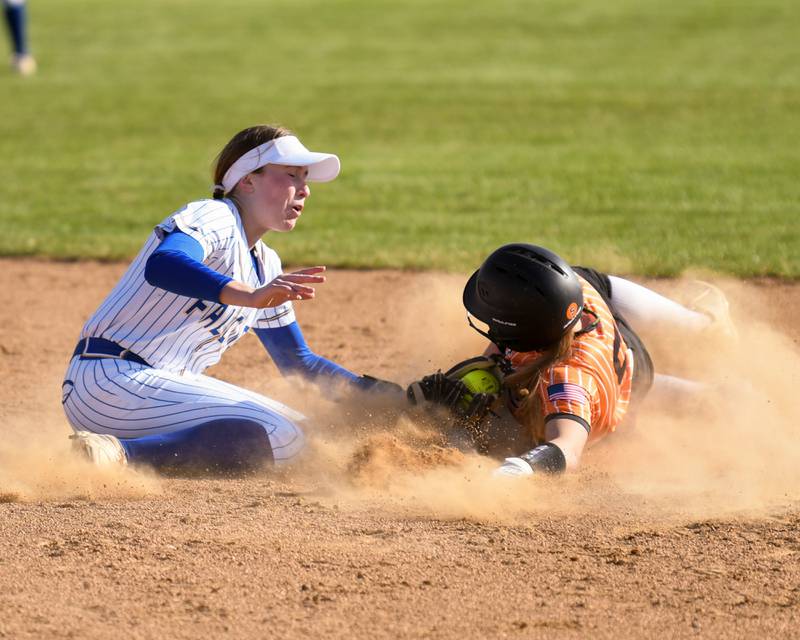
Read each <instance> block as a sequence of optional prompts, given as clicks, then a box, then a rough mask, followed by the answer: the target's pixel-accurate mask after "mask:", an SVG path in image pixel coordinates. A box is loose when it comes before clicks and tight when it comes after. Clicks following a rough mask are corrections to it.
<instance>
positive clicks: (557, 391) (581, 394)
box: [547, 382, 589, 404]
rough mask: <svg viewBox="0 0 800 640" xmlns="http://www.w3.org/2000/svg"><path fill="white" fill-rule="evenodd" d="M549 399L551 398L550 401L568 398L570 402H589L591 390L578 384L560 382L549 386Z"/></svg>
mask: <svg viewBox="0 0 800 640" xmlns="http://www.w3.org/2000/svg"><path fill="white" fill-rule="evenodd" d="M547 399H548V400H550V402H556V401H557V400H567V401H569V402H577V403H578V404H588V403H589V392H588V391H586V389H584V388H583V387H582V386H580V385H578V384H574V383H572V382H560V383H558V384H551V385H550V386H549V387H547Z"/></svg>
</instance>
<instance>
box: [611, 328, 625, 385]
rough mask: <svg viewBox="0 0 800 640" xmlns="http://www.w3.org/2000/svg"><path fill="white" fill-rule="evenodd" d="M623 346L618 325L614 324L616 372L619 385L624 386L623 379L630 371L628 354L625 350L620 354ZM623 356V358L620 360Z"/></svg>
mask: <svg viewBox="0 0 800 640" xmlns="http://www.w3.org/2000/svg"><path fill="white" fill-rule="evenodd" d="M621 346H622V339H621V338H620V337H619V329H618V328H617V323H616V322H615V323H614V371H616V372H617V383H618V384H622V379H623V378H624V377H625V372H626V371H627V370H628V352H627V350H625V351H624V352H622V353H620V347H621ZM620 356H621V358H620Z"/></svg>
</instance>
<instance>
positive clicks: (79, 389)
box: [62, 357, 305, 464]
mask: <svg viewBox="0 0 800 640" xmlns="http://www.w3.org/2000/svg"><path fill="white" fill-rule="evenodd" d="M62 404H63V405H64V411H65V413H66V414H67V419H68V420H69V422H70V424H71V425H72V427H73V428H74V429H75V430H84V431H92V432H94V433H108V434H111V435H114V436H117V437H118V438H137V437H140V436H146V435H153V434H157V433H171V432H174V431H179V430H181V429H186V428H187V427H194V426H197V425H200V424H203V423H206V422H211V421H212V420H224V419H245V420H251V421H253V422H257V423H259V424H261V425H262V426H263V427H264V430H265V431H266V432H267V436H268V437H269V441H270V445H271V446H272V452H273V455H274V457H275V462H276V464H280V463H281V462H286V461H287V460H289V459H291V458H293V457H294V456H296V455H297V454H298V453H299V452H300V451H301V450H302V449H303V446H304V443H305V438H304V437H303V432H302V431H301V429H300V427H299V426H298V424H297V423H300V422H303V421H304V420H305V416H304V415H303V414H301V413H298V412H297V411H294V410H293V409H290V408H289V407H287V406H286V405H284V404H282V403H280V402H277V401H276V400H271V399H270V398H267V397H266V396H262V395H260V394H258V393H254V392H252V391H247V390H246V389H241V388H239V387H236V386H234V385H232V384H229V383H227V382H222V381H221V380H216V379H215V378H211V377H209V376H204V375H178V374H176V373H170V372H168V371H163V370H161V369H154V368H152V367H146V366H144V365H141V364H137V363H135V362H129V361H127V360H117V359H112V358H99V359H85V360H81V359H80V358H78V357H73V358H72V361H71V362H70V364H69V368H68V369H67V375H66V378H65V380H64V384H63V387H62Z"/></svg>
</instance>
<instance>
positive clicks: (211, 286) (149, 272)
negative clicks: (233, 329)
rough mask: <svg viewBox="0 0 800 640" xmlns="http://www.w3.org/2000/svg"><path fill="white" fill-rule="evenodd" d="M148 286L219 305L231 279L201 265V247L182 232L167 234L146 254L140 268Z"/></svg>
mask: <svg viewBox="0 0 800 640" xmlns="http://www.w3.org/2000/svg"><path fill="white" fill-rule="evenodd" d="M144 279H145V280H147V282H148V284H151V285H152V286H154V287H158V288H160V289H166V290H167V291H171V292H172V293H177V294H178V295H181V296H186V297H188V298H200V299H201V300H208V301H209V302H219V294H220V292H221V291H222V288H223V287H224V286H225V285H226V284H228V283H229V282H230V281H231V280H233V278H231V277H230V276H226V275H223V274H221V273H219V272H217V271H214V270H213V269H210V268H209V267H207V266H206V265H204V264H203V247H202V246H201V245H200V243H199V242H198V241H197V240H195V239H194V238H192V237H191V236H189V235H187V234H185V233H183V232H182V231H173V232H172V233H170V234H169V235H167V236H166V237H165V238H164V240H162V241H161V244H160V245H158V248H157V249H156V250H155V251H154V252H153V253H152V254H150V257H149V258H148V259H147V264H146V265H145V269H144Z"/></svg>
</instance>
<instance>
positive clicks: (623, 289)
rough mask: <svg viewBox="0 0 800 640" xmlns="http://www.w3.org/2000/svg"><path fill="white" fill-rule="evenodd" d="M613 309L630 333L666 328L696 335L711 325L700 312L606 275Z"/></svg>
mask: <svg viewBox="0 0 800 640" xmlns="http://www.w3.org/2000/svg"><path fill="white" fill-rule="evenodd" d="M608 278H609V280H610V281H611V300H612V302H613V303H614V307H615V308H616V309H618V310H619V312H620V313H621V314H622V315H623V316H625V319H626V320H627V321H628V322H630V323H631V326H632V327H633V330H634V331H637V332H638V331H645V330H648V329H650V330H654V329H655V330H657V329H667V330H670V331H688V332H692V333H697V332H700V331H703V330H704V329H706V328H707V327H708V326H709V325H710V324H711V322H712V320H711V318H709V317H708V316H707V315H705V314H704V313H698V312H697V311H692V310H691V309H687V308H686V307H684V306H683V305H681V304H678V303H677V302H675V301H674V300H670V299H669V298H666V297H664V296H662V295H660V294H658V293H656V292H655V291H652V290H651V289H648V288H646V287H643V286H641V285H638V284H636V283H635V282H631V281H630V280H625V279H624V278H618V277H617V276H609V277H608Z"/></svg>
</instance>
